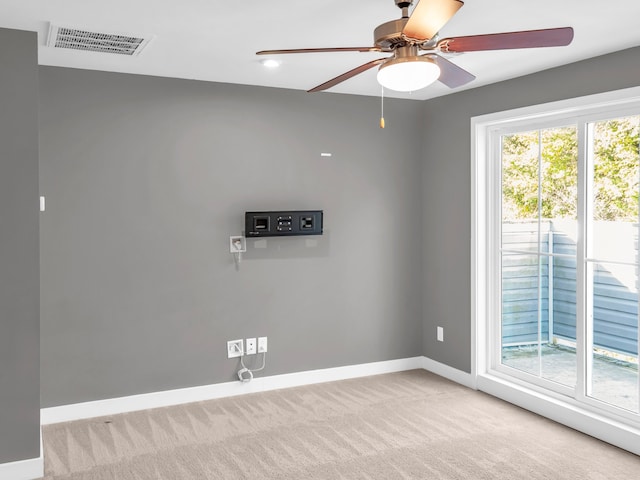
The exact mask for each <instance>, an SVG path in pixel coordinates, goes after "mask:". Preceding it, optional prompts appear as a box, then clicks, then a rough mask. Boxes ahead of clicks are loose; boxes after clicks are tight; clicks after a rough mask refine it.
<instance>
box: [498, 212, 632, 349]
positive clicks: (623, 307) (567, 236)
mask: <svg viewBox="0 0 640 480" xmlns="http://www.w3.org/2000/svg"><path fill="white" fill-rule="evenodd" d="M537 227H538V224H537V222H536V223H519V224H505V225H504V227H503V255H502V344H503V346H507V345H523V344H528V343H537V341H538V336H540V338H541V341H542V342H551V341H553V339H554V338H561V339H566V340H570V341H575V338H576V259H575V253H576V241H575V238H573V237H575V235H573V234H572V232H573V231H575V228H571V225H570V224H568V223H567V222H558V224H556V223H554V222H543V223H541V231H540V233H538V230H537ZM597 230H598V231H599V232H603V234H602V236H603V238H602V239H601V241H600V242H599V244H600V250H599V252H598V253H599V254H602V250H603V249H606V248H612V249H616V250H615V255H613V256H612V258H614V257H615V258H622V257H624V258H637V254H638V242H637V233H636V232H637V224H631V223H629V224H624V225H621V224H619V223H617V224H616V226H615V229H614V230H615V231H612V229H611V226H609V225H604V224H603V225H600V226H599V228H598V229H597ZM605 234H608V235H609V236H614V237H615V238H626V239H632V240H631V241H627V242H626V243H625V244H624V245H622V246H621V245H618V244H616V240H615V238H613V240H610V241H609V243H608V242H607V241H605V240H606V239H607V237H606V235H605ZM538 237H540V242H541V247H542V251H545V252H550V253H556V254H567V255H572V257H570V258H568V257H546V256H540V257H538V256H537V255H536V254H535V252H536V251H537V244H538ZM607 245H608V247H607ZM625 249H626V250H627V251H622V250H625ZM631 250H632V251H631ZM525 251H526V252H531V254H525V253H521V252H525ZM629 255H631V256H629ZM606 258H609V256H607V257H606ZM625 269H626V270H625ZM592 288H593V315H594V344H595V346H597V347H599V348H602V349H605V350H610V351H614V352H621V353H625V354H632V355H637V354H638V288H637V270H636V269H635V268H631V269H630V268H629V267H620V266H618V265H616V264H615V263H613V264H606V263H602V264H598V263H595V264H594V267H593V283H592Z"/></svg>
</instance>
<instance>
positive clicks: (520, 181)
mask: <svg viewBox="0 0 640 480" xmlns="http://www.w3.org/2000/svg"><path fill="white" fill-rule="evenodd" d="M539 157H540V148H539V133H538V131H537V130H536V131H532V132H522V133H515V134H512V135H505V136H503V137H502V152H501V159H502V248H503V249H510V250H520V251H532V252H537V251H538V217H539V215H538V213H539V208H538V204H539V188H538V184H539V181H538V180H539V175H540V161H539Z"/></svg>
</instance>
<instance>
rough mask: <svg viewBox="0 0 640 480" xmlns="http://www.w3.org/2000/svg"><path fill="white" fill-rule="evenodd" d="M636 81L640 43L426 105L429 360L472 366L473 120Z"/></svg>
mask: <svg viewBox="0 0 640 480" xmlns="http://www.w3.org/2000/svg"><path fill="white" fill-rule="evenodd" d="M638 85H640V48H633V49H629V50H624V51H621V52H617V53H614V54H610V55H606V56H602V57H597V58H593V59H590V60H586V61H582V62H578V63H574V64H570V65H566V66H563V67H559V68H555V69H551V70H546V71H544V72H540V73H537V74H533V75H528V76H525V77H520V78H517V79H514V80H509V81H506V82H501V83H498V84H493V85H489V86H486V87H482V88H477V89H474V90H468V91H464V92H460V93H458V94H454V95H448V96H445V97H440V98H436V99H433V100H429V101H427V102H425V103H424V104H423V108H424V113H425V117H424V124H423V131H422V138H423V146H424V147H423V156H424V170H423V179H422V186H423V204H422V205H423V211H422V214H423V219H424V225H425V228H424V231H423V238H424V245H423V249H422V251H423V260H424V280H423V294H422V297H423V301H424V324H423V325H424V330H423V335H424V342H423V348H424V349H423V352H424V354H425V355H426V356H427V357H429V358H431V359H434V360H436V361H439V362H442V363H444V364H446V365H449V366H451V367H454V368H457V369H459V370H463V371H466V372H469V371H470V370H471V357H470V342H471V340H470V335H471V328H470V322H471V299H470V288H471V269H470V261H471V260H470V248H471V246H470V238H471V208H470V206H471V198H470V193H469V188H470V185H471V165H470V148H471V147H470V143H471V137H470V120H471V118H472V117H474V116H477V115H482V114H487V113H492V112H497V111H502V110H509V109H513V108H518V107H523V106H527V105H535V104H540V103H545V102H552V101H557V100H563V99H568V98H574V97H579V96H583V95H589V94H594V93H600V92H605V91H612V90H618V89H621V88H628V87H634V86H638ZM433 225H437V228H432V227H433ZM438 325H439V326H442V327H443V328H444V337H445V341H444V342H438V341H437V340H436V327H437V326H438Z"/></svg>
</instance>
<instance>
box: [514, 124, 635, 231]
mask: <svg viewBox="0 0 640 480" xmlns="http://www.w3.org/2000/svg"><path fill="white" fill-rule="evenodd" d="M639 125H640V116H634V117H627V118H618V119H615V120H607V121H603V122H598V123H594V124H592V128H591V132H592V135H591V136H590V138H592V144H593V147H592V148H593V192H594V198H593V205H594V219H595V220H618V221H637V219H638V196H639V195H638V189H639V188H640V185H639V178H640V171H639V160H638V156H639V148H640V146H639V139H640V131H639ZM539 186H540V188H539ZM577 192H578V133H577V127H575V126H568V127H556V128H550V129H544V130H535V131H531V132H520V133H517V134H513V135H505V136H504V137H503V138H502V206H503V214H502V216H503V220H504V221H517V220H535V219H537V218H538V211H539V210H540V214H541V218H543V219H552V218H567V219H577V211H578V206H577V198H578V195H577Z"/></svg>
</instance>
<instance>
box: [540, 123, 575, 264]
mask: <svg viewBox="0 0 640 480" xmlns="http://www.w3.org/2000/svg"><path fill="white" fill-rule="evenodd" d="M540 139H541V142H542V172H541V178H540V181H541V209H540V216H541V220H542V223H543V225H545V227H546V231H548V232H551V235H552V238H551V239H547V242H548V244H549V247H550V248H551V249H550V250H549V251H550V253H562V254H569V255H576V251H577V249H576V245H577V241H578V133H577V128H576V127H575V126H569V127H557V128H549V129H546V130H542V131H541V132H540ZM543 251H544V249H543Z"/></svg>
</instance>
